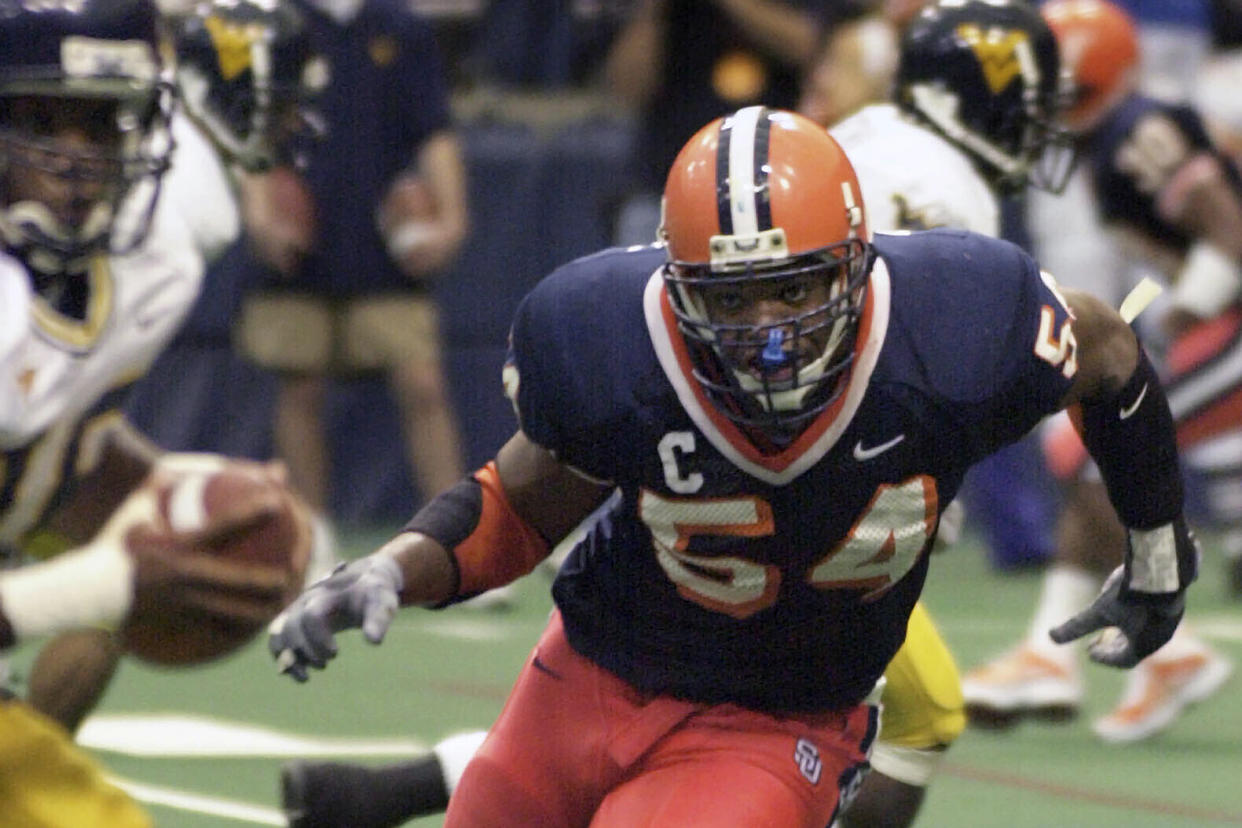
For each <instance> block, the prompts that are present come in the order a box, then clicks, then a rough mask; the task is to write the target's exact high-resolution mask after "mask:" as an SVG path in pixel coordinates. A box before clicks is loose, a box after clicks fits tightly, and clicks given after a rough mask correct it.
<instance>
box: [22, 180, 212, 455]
mask: <svg viewBox="0 0 1242 828" xmlns="http://www.w3.org/2000/svg"><path fill="white" fill-rule="evenodd" d="M202 274H203V263H202V258H201V256H200V254H199V252H198V251H197V249H196V248H195V246H194V243H193V240H192V237H191V233H190V231H189V229H188V227H187V226H186V223H185V221H184V220H183V219H182V218H181V217H180V216H179V215H178V213H177V211H176V210H175V209H174V208H173V206H172V205H170V204H169V203H168V202H164V201H161V204H160V206H159V207H158V208H157V210H156V213H155V217H154V220H153V222H152V226H151V231H150V234H149V235H148V237H147V240H146V241H145V242H144V243H143V245H142V246H141V247H139V248H138V249H137V250H135V251H134V252H132V253H129V254H127V255H125V256H112V257H105V256H100V257H97V258H96V259H95V261H94V262H93V263H92V265H91V268H90V274H89V277H88V278H89V280H90V295H89V299H88V301H87V305H86V310H85V313H84V314H83V315H82V318H77V317H75V316H68V315H65V314H62V313H60V312H58V311H57V310H56V309H55V308H53V307H52V306H51V305H50V304H49V303H48V302H47V301H46V300H45V299H44V298H43V297H42V296H40V295H38V294H36V293H34V292H33V291H32V289H31V287H30V278H29V276H28V275H27V273H26V272H25V268H24V265H23V264H21V263H20V262H18V261H16V260H14V259H12V258H11V257H8V256H4V255H3V254H0V284H3V285H4V286H5V288H4V290H5V292H6V295H7V293H8V292H12V293H13V294H14V296H18V295H22V296H23V298H22V299H21V300H19V301H17V302H15V303H14V305H13V307H17V306H18V305H20V304H25V305H27V306H28V312H27V313H25V314H24V317H25V318H24V319H15V320H11V321H12V322H13V323H14V324H16V325H18V326H21V327H20V328H19V330H24V332H25V333H24V335H22V336H20V337H10V338H9V339H10V340H11V341H9V342H8V344H7V346H4V343H0V346H4V347H0V389H2V390H4V391H6V392H11V396H10V393H5V395H4V396H5V398H6V399H5V402H4V403H3V404H2V405H0V450H13V449H18V448H21V447H23V446H25V445H27V444H28V443H30V442H32V441H33V440H35V439H36V438H38V437H39V436H40V435H42V434H43V433H44V432H47V431H48V430H49V429H50V428H52V427H53V426H54V425H56V424H58V423H62V422H64V421H66V420H74V421H76V420H77V419H78V418H79V417H81V416H82V415H83V414H84V413H86V412H87V411H88V410H90V409H91V407H92V406H93V405H94V404H95V403H96V402H97V401H98V400H99V399H100V398H101V397H103V396H104V394H106V393H107V392H108V391H110V390H112V389H114V388H116V387H118V386H121V385H124V384H127V383H128V382H131V381H133V380H134V379H136V378H137V377H139V376H141V375H142V374H143V373H144V372H145V371H146V370H147V368H148V367H149V366H150V364H151V362H152V361H154V359H155V357H156V356H157V355H158V354H159V352H160V351H161V350H162V349H163V347H164V346H165V344H166V343H167V342H168V340H169V339H170V338H171V337H172V335H173V334H174V333H175V332H176V330H177V328H178V327H179V326H180V324H181V322H182V320H183V319H184V318H185V315H186V313H187V312H188V311H189V309H190V307H191V305H192V304H193V302H194V299H195V297H196V296H197V294H198V289H199V285H200V282H201V281H202ZM23 281H24V282H25V287H24V291H23V289H22V286H21V284H20V283H21V282H23ZM5 304H6V305H8V302H6V303H5ZM3 315H4V316H5V317H8V315H9V311H8V309H7V308H6V311H5V313H4V314H3ZM5 321H6V322H8V321H10V320H8V319H7V318H6V320H5Z"/></svg>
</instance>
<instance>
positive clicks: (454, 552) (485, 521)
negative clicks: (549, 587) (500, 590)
mask: <svg viewBox="0 0 1242 828" xmlns="http://www.w3.org/2000/svg"><path fill="white" fill-rule="evenodd" d="M404 531H407V532H420V533H422V534H424V535H426V536H427V537H429V538H433V539H435V540H436V541H437V542H438V543H439V544H440V545H441V546H443V547H444V548H445V549H447V550H448V551H449V554H450V556H451V557H452V560H453V566H454V568H455V569H456V571H457V590H456V593H457V594H456V596H455V597H454V598H453V599H452V600H450V601H449V602H448V603H455V602H457V601H462V600H465V599H467V598H470V597H472V596H474V595H477V594H478V593H480V592H486V591H487V590H489V589H493V588H495V587H498V586H504V585H505V584H507V583H509V582H510V581H513V580H516V579H517V578H519V577H521V576H522V575H525V574H526V573H527V572H530V571H531V570H532V569H534V568H535V566H536V565H537V564H538V563H539V562H540V561H541V560H543V559H544V558H546V557H547V555H548V552H549V547H548V543H547V541H545V540H544V539H543V537H542V536H541V535H540V534H539V533H538V532H537V531H535V529H534V527H532V526H531V525H530V524H529V523H527V522H526V521H525V520H523V519H522V517H521V516H520V515H518V513H517V512H515V511H514V510H513V507H512V506H511V505H510V503H509V498H508V497H507V496H506V495H505V489H504V486H503V485H502V484H501V482H500V475H499V473H498V472H497V471H496V464H495V463H494V462H491V463H488V464H487V465H486V466H484V467H483V468H481V469H479V470H478V471H476V472H475V473H474V474H473V475H471V476H470V477H467V478H466V479H465V480H462V481H461V482H460V483H458V484H457V485H456V486H454V487H453V488H451V489H449V490H448V491H446V492H444V493H443V494H440V495H438V496H436V497H435V498H433V499H432V500H431V501H430V502H429V503H427V505H425V506H424V507H423V508H422V509H420V510H419V511H418V513H417V514H416V515H414V517H413V518H412V519H411V520H410V522H409V523H407V524H406V525H405V527H404ZM446 605H447V604H446Z"/></svg>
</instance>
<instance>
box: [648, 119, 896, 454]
mask: <svg viewBox="0 0 1242 828" xmlns="http://www.w3.org/2000/svg"><path fill="white" fill-rule="evenodd" d="M659 236H660V238H661V239H662V240H663V241H664V242H665V243H666V244H667V246H668V264H667V265H666V266H665V268H664V280H665V284H666V286H667V288H668V294H669V299H670V301H671V303H672V306H673V312H674V314H675V315H676V317H677V321H678V327H679V330H680V332H681V334H682V336H683V337H684V339H685V341H686V343H687V345H688V346H689V350H690V352H691V354H692V358H693V359H694V361H695V364H696V371H695V378H696V379H697V380H698V381H699V382H700V383H701V384H702V385H703V386H704V388H705V390H706V391H707V393H708V395H709V396H710V397H711V398H712V399H713V402H715V404H716V405H717V407H718V408H720V409H721V411H723V412H724V413H725V415H726V416H728V417H729V418H731V419H733V420H734V421H735V422H738V423H741V424H744V425H748V426H754V427H758V428H764V429H769V428H770V427H775V430H778V431H780V430H784V431H790V430H796V428H797V426H798V425H800V424H803V423H806V422H807V421H809V420H810V419H811V418H813V417H814V416H815V415H816V414H818V413H819V412H820V411H822V410H823V409H824V408H826V407H827V406H828V405H829V404H830V403H831V402H832V400H833V399H835V398H836V396H838V395H839V393H840V392H841V390H843V387H844V384H845V383H844V382H843V381H842V380H843V379H844V377H846V376H848V370H847V369H848V366H849V365H850V364H851V362H852V349H851V347H850V345H851V344H852V343H853V341H854V338H855V337H854V334H855V332H856V329H857V326H858V319H859V316H860V314H861V311H862V305H863V299H864V297H865V286H866V282H867V275H868V272H869V270H870V262H871V253H870V243H869V235H868V231H867V223H866V218H865V213H864V211H863V202H862V190H861V189H860V187H859V185H858V178H857V176H856V175H855V173H854V168H853V165H851V164H850V161H849V159H848V158H847V157H846V156H845V152H844V151H843V150H842V149H841V147H840V146H839V145H838V144H837V142H836V141H835V140H834V139H833V138H832V137H831V136H830V135H829V134H828V132H827V131H826V130H825V129H824V128H823V127H822V126H820V125H819V124H817V123H815V122H814V121H812V120H810V119H809V118H806V117H804V116H802V115H798V114H795V113H793V112H787V111H783V110H775V109H768V108H766V107H762V106H752V107H746V108H745V109H740V110H738V111H736V112H734V113H732V114H730V115H728V116H726V117H724V118H719V119H717V120H715V121H713V122H711V123H710V124H708V125H707V126H706V127H704V128H703V129H701V130H699V132H698V133H697V134H696V135H695V136H694V137H693V138H691V139H690V141H689V142H688V143H686V145H685V146H684V147H683V148H682V150H681V152H680V153H679V154H678V156H677V158H676V160H674V161H673V165H672V168H671V169H670V171H669V174H668V180H667V183H666V186H665V189H664V202H663V219H662V222H661V226H660V232H659ZM781 280H784V281H781ZM794 280H802V281H803V282H804V283H805V284H812V283H813V284H815V285H816V286H818V287H826V288H827V289H826V290H824V291H822V293H823V295H824V296H825V297H826V300H825V301H824V302H823V303H821V304H817V305H814V306H812V307H809V308H806V309H803V310H802V311H801V312H799V313H798V314H797V315H795V316H791V317H789V318H787V319H782V320H777V321H774V322H772V323H771V324H763V325H753V326H743V325H737V324H729V323H728V322H727V321H725V320H722V319H715V318H713V317H712V314H711V312H710V311H709V309H708V303H707V302H705V301H704V292H705V291H709V290H716V291H719V290H721V289H727V288H728V287H729V286H734V287H737V288H739V290H740V289H743V288H744V287H745V285H746V284H748V283H769V284H771V283H776V282H779V283H781V284H787V283H789V282H793V281H794ZM756 348H759V349H761V350H763V352H764V358H763V361H764V365H763V366H762V367H760V368H756V366H755V365H754V360H753V359H751V358H750V357H752V356H753V354H754V352H755V350H756Z"/></svg>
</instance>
